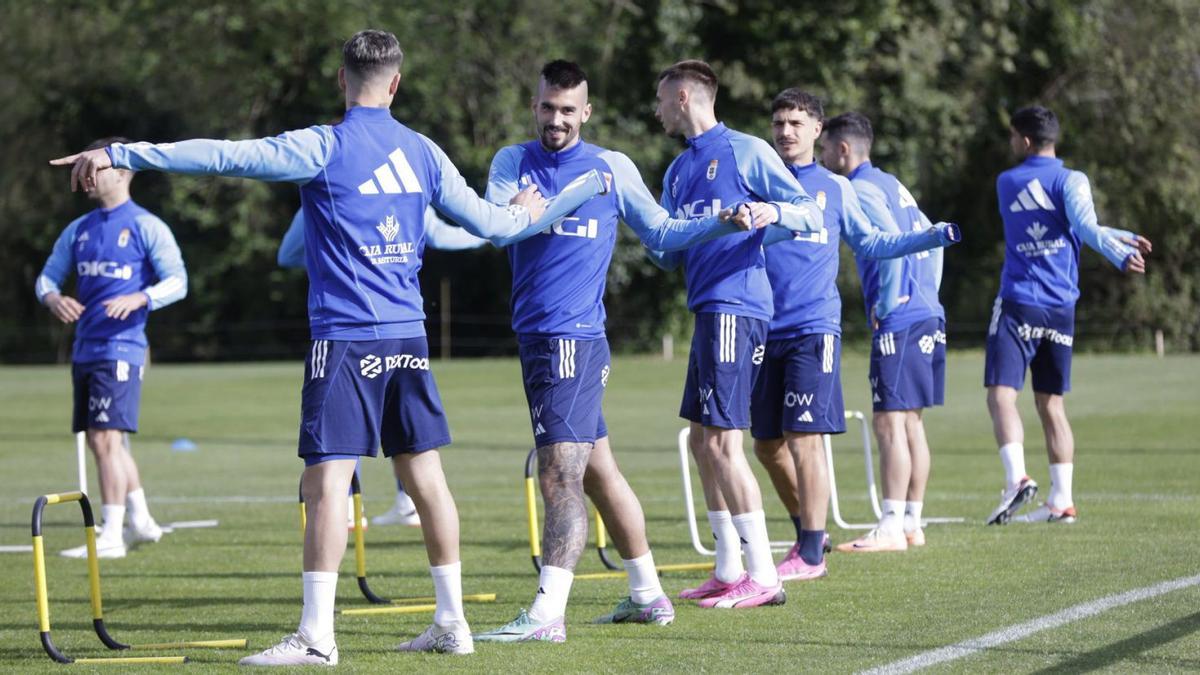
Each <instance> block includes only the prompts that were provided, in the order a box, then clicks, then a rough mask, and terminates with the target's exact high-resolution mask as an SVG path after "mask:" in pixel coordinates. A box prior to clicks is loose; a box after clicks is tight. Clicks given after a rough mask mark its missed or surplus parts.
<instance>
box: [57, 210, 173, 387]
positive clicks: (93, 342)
mask: <svg viewBox="0 0 1200 675" xmlns="http://www.w3.org/2000/svg"><path fill="white" fill-rule="evenodd" d="M72 271H74V272H75V273H76V275H78V281H77V282H76V295H77V296H78V297H77V298H76V299H77V300H78V301H79V303H80V304H82V305H83V306H84V310H83V315H82V316H81V317H80V318H79V323H78V325H77V326H76V327H75V345H74V350H73V355H72V360H73V361H75V362H76V363H88V362H91V361H115V360H121V361H126V362H128V363H131V364H134V365H141V364H143V363H144V362H145V359H146V317H147V316H148V315H149V313H150V311H151V310H155V309H159V308H160V307H166V306H167V305H169V304H171V303H173V302H175V301H176V300H180V299H182V298H183V297H184V296H185V295H187V270H186V269H185V268H184V266H183V256H182V255H180V253H179V246H178V245H177V244H176V243H175V236H174V235H172V234H171V230H170V228H168V227H167V225H166V223H164V222H163V221H161V220H159V218H158V216H155V215H154V214H153V213H150V212H149V211H147V210H146V209H144V208H142V207H141V206H139V205H137V204H136V203H134V201H133V200H129V201H127V202H125V203H124V204H121V205H120V206H117V207H115V208H112V209H103V208H99V209H95V210H93V211H90V212H88V213H87V214H85V215H83V216H81V217H79V218H76V219H75V220H73V221H71V223H70V224H69V225H67V228H66V229H65V230H63V232H62V234H60V235H59V237H58V240H57V241H56V242H54V250H53V252H52V253H51V254H50V257H49V259H47V260H46V265H45V266H44V267H43V268H42V272H41V274H40V275H38V278H37V283H36V285H35V292H36V293H37V298H38V301H39V302H42V301H44V299H45V297H46V295H48V294H50V293H61V290H60V288H61V286H62V284H63V283H64V282H65V281H66V280H67V276H68V275H70V273H71V272H72ZM139 291H140V292H143V293H145V294H146V297H148V298H149V299H150V302H149V304H148V305H147V306H146V307H143V308H141V309H139V310H137V311H136V312H131V313H130V314H129V316H127V317H126V318H125V320H124V321H120V320H117V319H112V318H109V317H108V316H106V315H105V307H104V304H103V303H104V301H105V300H109V299H111V298H115V297H117V296H118V295H128V294H130V293H137V292H139Z"/></svg>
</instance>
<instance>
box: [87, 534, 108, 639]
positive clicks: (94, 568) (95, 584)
mask: <svg viewBox="0 0 1200 675" xmlns="http://www.w3.org/2000/svg"><path fill="white" fill-rule="evenodd" d="M83 531H84V532H86V533H87V553H88V586H89V588H90V590H91V596H92V618H93V619H103V618H104V607H103V606H102V605H101V603H100V560H99V558H97V557H96V527H95V526H94V525H93V526H92V527H85V528H83Z"/></svg>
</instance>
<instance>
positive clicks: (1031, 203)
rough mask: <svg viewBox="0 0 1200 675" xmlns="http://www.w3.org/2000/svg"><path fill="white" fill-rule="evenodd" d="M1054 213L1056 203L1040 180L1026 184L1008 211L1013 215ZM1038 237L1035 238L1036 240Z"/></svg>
mask: <svg viewBox="0 0 1200 675" xmlns="http://www.w3.org/2000/svg"><path fill="white" fill-rule="evenodd" d="M1038 209H1042V210H1044V211H1053V210H1054V202H1052V201H1050V197H1049V196H1047V195H1046V191H1045V190H1044V189H1043V188H1042V184H1041V183H1040V182H1039V181H1038V179H1036V178H1034V179H1033V180H1031V181H1029V182H1028V183H1026V184H1025V188H1024V189H1022V190H1021V191H1020V192H1019V193H1017V198H1016V199H1014V200H1013V203H1012V204H1009V205H1008V210H1009V211H1012V212H1013V213H1020V212H1021V211H1037V210H1038ZM1036 238H1037V237H1035V239H1036Z"/></svg>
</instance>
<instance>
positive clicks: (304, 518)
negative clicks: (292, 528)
mask: <svg viewBox="0 0 1200 675" xmlns="http://www.w3.org/2000/svg"><path fill="white" fill-rule="evenodd" d="M307 528H308V511H307V510H306V509H305V508H304V502H300V538H301V539H303V538H304V530H305V529H307Z"/></svg>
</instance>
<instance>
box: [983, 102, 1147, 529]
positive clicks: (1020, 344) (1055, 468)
mask: <svg viewBox="0 0 1200 675" xmlns="http://www.w3.org/2000/svg"><path fill="white" fill-rule="evenodd" d="M1057 141H1058V118H1057V117H1055V115H1054V113H1053V112H1052V111H1050V110H1048V109H1046V108H1043V107H1041V106H1033V107H1029V108H1023V109H1021V110H1018V111H1017V112H1016V113H1014V114H1013V116H1012V119H1011V121H1010V133H1009V143H1010V144H1011V146H1012V151H1013V153H1014V154H1015V155H1016V156H1017V157H1018V158H1019V159H1021V163H1020V164H1018V165H1017V166H1015V167H1013V168H1011V169H1009V170H1008V171H1005V172H1004V173H1002V174H1000V177H999V178H998V179H997V180H996V192H997V194H998V196H999V198H1000V217H1001V219H1002V220H1003V221H1004V270H1003V271H1002V272H1001V275H1000V293H999V295H998V297H997V298H996V304H995V306H994V307H993V309H992V321H991V324H990V325H989V326H988V337H987V352H986V358H985V360H984V374H983V383H984V386H985V387H987V404H988V412H989V413H990V414H991V416H992V430H993V432H994V433H995V435H996V443H997V444H998V445H999V446H1000V461H1001V462H1002V463H1003V464H1004V478H1005V480H1004V486H1005V487H1004V490H1003V491H1002V496H1001V498H1000V505H999V506H997V507H996V509H995V510H994V511H992V513H991V515H990V516H988V519H987V523H988V524H989V525H1003V524H1004V523H1006V522H1008V521H1009V520H1010V519H1012V520H1017V521H1022V522H1031V523H1046V522H1048V523H1073V522H1075V519H1076V518H1077V517H1078V514H1077V513H1076V511H1075V502H1074V499H1073V498H1072V496H1071V479H1072V474H1073V471H1074V467H1075V464H1074V460H1075V439H1074V437H1073V436H1072V434H1071V423H1070V421H1069V420H1068V419H1067V411H1066V408H1065V407H1064V406H1063V395H1064V394H1065V393H1066V392H1067V391H1069V390H1070V388H1071V347H1072V345H1073V343H1074V341H1075V301H1076V300H1077V299H1078V298H1079V249H1080V243H1081V242H1082V243H1085V244H1087V245H1088V246H1090V247H1092V248H1093V249H1095V250H1096V251H1098V252H1099V253H1100V254H1101V255H1103V256H1104V257H1105V258H1106V259H1107V260H1108V261H1109V262H1110V263H1112V264H1113V266H1114V267H1116V268H1117V269H1119V270H1122V271H1124V272H1126V273H1129V274H1144V273H1145V272H1146V261H1145V258H1144V257H1143V256H1145V255H1147V254H1149V253H1150V251H1151V249H1152V246H1151V244H1150V240H1148V239H1146V238H1145V237H1141V236H1139V235H1136V234H1134V233H1132V232H1126V231H1124V230H1117V229H1113V228H1110V227H1103V226H1101V225H1100V224H1099V223H1098V222H1097V219H1096V208H1095V205H1094V204H1093V203H1092V190H1091V186H1090V185H1089V183H1088V178H1087V176H1086V175H1084V174H1083V173H1081V172H1079V171H1072V170H1071V169H1068V168H1066V167H1065V166H1063V162H1062V160H1061V159H1058V158H1057V157H1056V156H1055V149H1054V148H1055V143H1056V142H1057ZM1026 369H1029V371H1030V372H1031V373H1032V374H1033V400H1034V404H1035V405H1036V407H1037V413H1038V417H1039V418H1040V419H1041V422H1042V431H1043V432H1044V433H1045V435H1046V454H1047V455H1048V456H1049V459H1050V496H1049V498H1048V499H1047V500H1046V503H1044V504H1042V505H1041V506H1040V507H1038V508H1037V509H1034V510H1033V511H1031V512H1029V513H1027V514H1022V515H1020V516H1017V517H1016V518H1013V516H1014V514H1016V512H1017V511H1018V510H1019V509H1020V508H1021V506H1023V505H1024V504H1026V503H1027V502H1029V501H1030V500H1031V499H1033V496H1034V494H1036V492H1037V483H1035V482H1034V481H1033V479H1032V478H1030V477H1029V476H1028V475H1027V474H1026V473H1025V447H1024V445H1023V443H1024V441H1025V430H1024V428H1023V427H1022V426H1021V416H1020V415H1019V414H1018V413H1017V394H1018V392H1020V390H1021V388H1022V387H1023V386H1024V385H1025V370H1026Z"/></svg>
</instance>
